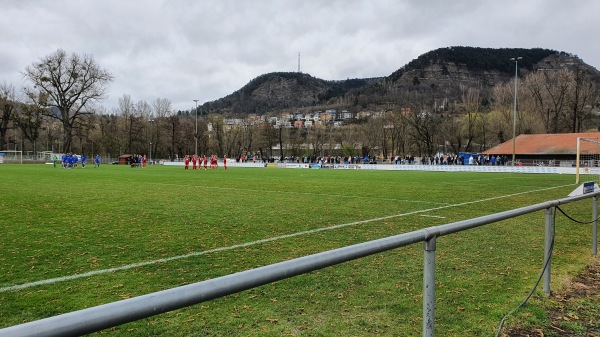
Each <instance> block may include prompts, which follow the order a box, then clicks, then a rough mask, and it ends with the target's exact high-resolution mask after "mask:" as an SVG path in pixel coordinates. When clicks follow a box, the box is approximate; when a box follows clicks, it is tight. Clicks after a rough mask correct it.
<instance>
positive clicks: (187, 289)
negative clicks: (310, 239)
mask: <svg viewBox="0 0 600 337" xmlns="http://www.w3.org/2000/svg"><path fill="white" fill-rule="evenodd" d="M598 195H600V191H596V192H593V193H589V194H583V195H579V196H574V197H569V198H564V199H558V200H554V201H548V202H544V203H540V204H535V205H531V206H526V207H522V208H518V209H514V210H508V211H504V212H500V213H495V214H490V215H486V216H482V217H478V218H473V219H469V220H463V221H458V222H454V223H449V224H445V225H440V226H434V227H429V228H425V229H421V230H417V231H413V232H409V233H404V234H399V235H395V236H391V237H387V238H383V239H378V240H374V241H369V242H365V243H360V244H356V245H352V246H347V247H342V248H338V249H334V250H330V251H326V252H322V253H318V254H314V255H309V256H304V257H300V258H296V259H293V260H289V261H284V262H279V263H275V264H271V265H267V266H264V267H260V268H256V269H251V270H247V271H242V272H238V273H235V274H230V275H226V276H222V277H218V278H215V279H211V280H206V281H203V282H198V283H194V284H189V285H185V286H181V287H177V288H172V289H168V290H163V291H159V292H155V293H151V294H147V295H143V296H138V297H134V298H130V299H126V300H122V301H118V302H113V303H108V304H104V305H100V306H96V307H91V308H88V309H83V310H79V311H74V312H70V313H66V314H62V315H59V316H54V317H49V318H45V319H41V320H38V321H33V322H29V323H24V324H21V325H16V326H12V327H8V328H4V329H0V337H9V336H10V337H25V336H36V337H50V336H61V337H64V336H81V335H84V334H87V333H91V332H95V331H99V330H102V329H107V328H111V327H114V326H117V325H120V324H124V323H128V322H133V321H136V320H139V319H142V318H147V317H150V316H154V315H158V314H161V313H165V312H168V311H172V310H176V309H180V308H184V307H187V306H191V305H194V304H198V303H201V302H206V301H210V300H213V299H216V298H219V297H224V296H227V295H231V294H235V293H238V292H241V291H244V290H248V289H252V288H255V287H258V286H261V285H265V284H268V283H272V282H275V281H279V280H282V279H286V278H290V277H293V276H297V275H301V274H305V273H308V272H311V271H315V270H319V269H322V268H325V267H329V266H333V265H336V264H340V263H343V262H348V261H351V260H355V259H359V258H362V257H366V256H369V255H373V254H377V253H381V252H385V251H389V250H392V249H396V248H399V247H403V246H408V245H411V244H414V243H418V242H424V267H423V268H424V269H423V336H427V337H432V336H434V317H435V315H434V314H435V254H436V239H437V238H438V237H440V236H444V235H449V234H453V233H457V232H460V231H464V230H468V229H472V228H476V227H479V226H483V225H487V224H491V223H495V222H498V221H502V220H506V219H510V218H515V217H518V216H521V215H525V214H529V213H533V212H537V211H541V210H544V211H545V235H546V237H545V244H544V245H545V248H544V265H545V267H546V268H545V269H544V275H543V277H544V283H543V284H544V292H545V293H546V294H550V276H551V275H550V270H551V268H550V266H551V249H552V240H553V235H554V217H553V214H554V211H555V208H556V207H558V206H559V205H562V204H567V203H571V202H575V201H579V200H583V199H587V198H592V200H593V203H592V255H594V256H595V255H597V247H598V229H597V228H598V223H597V216H598Z"/></svg>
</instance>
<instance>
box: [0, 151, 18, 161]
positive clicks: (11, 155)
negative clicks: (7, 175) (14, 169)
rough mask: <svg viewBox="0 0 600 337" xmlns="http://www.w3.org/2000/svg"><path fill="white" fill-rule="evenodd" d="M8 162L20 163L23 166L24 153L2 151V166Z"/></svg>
mask: <svg viewBox="0 0 600 337" xmlns="http://www.w3.org/2000/svg"><path fill="white" fill-rule="evenodd" d="M6 162H12V163H14V162H18V163H21V164H23V151H17V150H0V164H4V163H6Z"/></svg>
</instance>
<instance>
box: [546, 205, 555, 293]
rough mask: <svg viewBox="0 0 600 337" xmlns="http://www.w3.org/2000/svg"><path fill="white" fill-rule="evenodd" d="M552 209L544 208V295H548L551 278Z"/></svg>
mask: <svg viewBox="0 0 600 337" xmlns="http://www.w3.org/2000/svg"><path fill="white" fill-rule="evenodd" d="M553 210H554V207H548V208H546V211H545V214H546V226H545V228H546V230H545V232H546V233H545V240H544V265H545V266H546V268H545V269H544V293H546V295H550V291H551V289H550V278H551V273H550V270H551V267H552V249H553V247H552V246H553V244H554V217H553Z"/></svg>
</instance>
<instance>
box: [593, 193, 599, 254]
mask: <svg viewBox="0 0 600 337" xmlns="http://www.w3.org/2000/svg"><path fill="white" fill-rule="evenodd" d="M592 255H593V256H596V255H598V196H595V197H593V198H592Z"/></svg>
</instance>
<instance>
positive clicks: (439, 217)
mask: <svg viewBox="0 0 600 337" xmlns="http://www.w3.org/2000/svg"><path fill="white" fill-rule="evenodd" d="M421 216H423V217H426V218H437V219H446V217H445V216H439V215H429V214H421Z"/></svg>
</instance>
